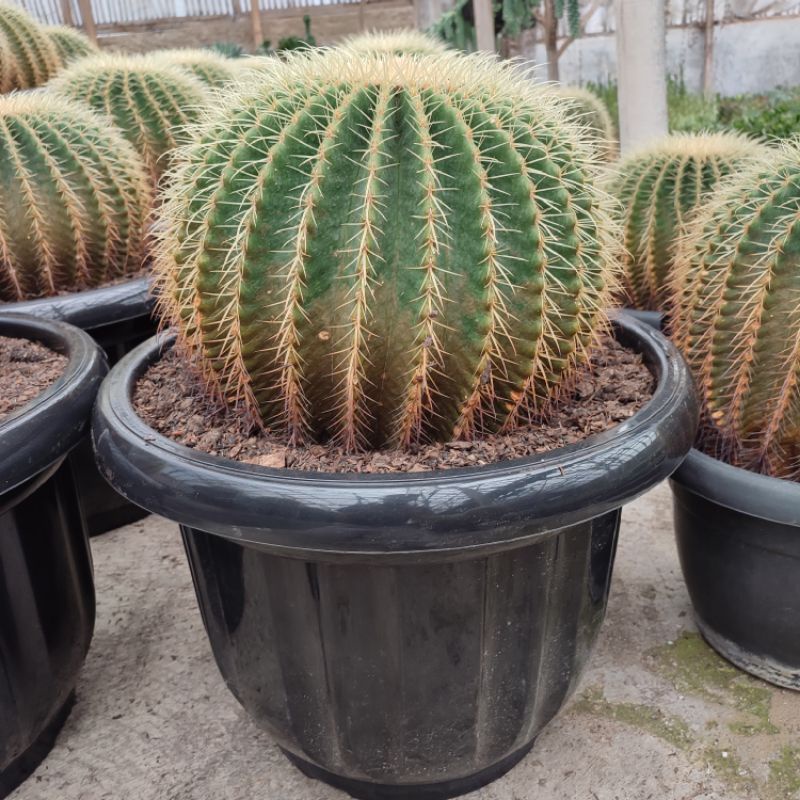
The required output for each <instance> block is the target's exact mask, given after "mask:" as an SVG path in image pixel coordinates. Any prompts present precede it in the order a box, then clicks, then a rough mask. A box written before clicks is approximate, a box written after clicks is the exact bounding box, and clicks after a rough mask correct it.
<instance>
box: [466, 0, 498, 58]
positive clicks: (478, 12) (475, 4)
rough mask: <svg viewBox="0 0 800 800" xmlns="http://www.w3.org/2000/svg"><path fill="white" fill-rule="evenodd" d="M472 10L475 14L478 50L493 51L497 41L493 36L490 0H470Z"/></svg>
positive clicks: (492, 14) (492, 13) (492, 15)
mask: <svg viewBox="0 0 800 800" xmlns="http://www.w3.org/2000/svg"><path fill="white" fill-rule="evenodd" d="M472 10H473V14H474V16H475V33H476V37H477V40H478V50H485V51H486V52H488V53H494V52H495V51H496V49H497V43H496V42H495V38H494V12H493V11H492V0H472Z"/></svg>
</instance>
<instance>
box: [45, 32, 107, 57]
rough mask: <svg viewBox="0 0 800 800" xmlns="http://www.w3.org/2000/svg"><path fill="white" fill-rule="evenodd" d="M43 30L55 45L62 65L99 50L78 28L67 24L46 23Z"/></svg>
mask: <svg viewBox="0 0 800 800" xmlns="http://www.w3.org/2000/svg"><path fill="white" fill-rule="evenodd" d="M44 32H45V33H46V34H47V37H48V38H49V39H50V41H51V42H52V43H53V45H55V48H56V50H57V51H58V57H59V58H60V60H61V64H62V66H64V65H66V64H68V63H69V62H70V61H74V60H75V59H78V58H83V57H84V56H90V55H93V54H95V53H97V52H99V51H98V49H97V46H96V45H95V44H94V43H93V42H92V41H91V40H90V39H89V37H88V36H84V34H82V33H81V32H80V31H79V30H76V29H75V28H70V27H69V26H67V25H47V26H46V27H45V29H44Z"/></svg>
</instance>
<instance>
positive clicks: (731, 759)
mask: <svg viewBox="0 0 800 800" xmlns="http://www.w3.org/2000/svg"><path fill="white" fill-rule="evenodd" d="M671 514H672V512H671V507H670V497H669V490H668V489H667V487H666V485H663V486H660V487H658V488H657V489H656V490H655V491H653V492H651V493H650V494H649V495H647V496H646V497H644V498H642V499H640V500H639V501H637V502H636V503H634V504H632V505H631V506H629V507H628V508H627V509H626V510H625V513H624V521H623V530H622V534H621V543H620V550H619V555H618V558H617V565H616V569H615V575H614V584H613V587H612V592H611V603H610V607H609V611H608V617H607V620H606V623H605V627H604V629H603V633H602V635H601V638H600V642H599V645H598V647H597V650H596V652H595V654H594V656H593V658H592V660H591V663H590V665H589V668H588V669H587V671H586V674H585V676H584V678H583V682H582V685H581V687H580V688H579V690H578V692H577V693H576V696H575V697H574V699H573V700H572V702H571V703H570V704H569V706H568V708H567V709H566V710H565V711H564V712H563V713H562V714H561V715H560V716H559V717H558V718H557V719H556V720H555V721H554V722H553V723H552V724H551V725H550V727H548V728H547V729H546V730H545V732H544V733H543V734H542V735H541V736H540V738H539V741H538V742H537V744H536V746H535V747H534V749H533V751H532V752H531V754H530V755H529V756H528V757H527V758H526V759H525V760H524V761H523V762H522V763H521V764H520V765H519V766H517V767H516V768H515V769H514V770H513V771H512V772H510V773H509V774H508V775H507V776H506V777H504V778H502V779H501V780H499V781H497V782H496V783H494V784H493V785H491V786H489V787H487V788H485V789H482V790H481V791H478V792H475V793H474V794H471V795H468V797H469V798H470V799H471V800H534V799H535V800H648V799H649V798H653V800H690V798H691V800H711V799H712V798H713V799H714V800H800V693H793V692H789V691H786V690H779V689H776V688H774V687H771V686H769V685H767V684H765V683H761V682H760V681H758V680H755V679H753V678H749V677H747V676H745V675H743V674H742V673H740V672H738V671H736V670H735V669H734V668H732V667H730V666H728V665H727V664H726V663H725V662H723V661H722V660H721V659H719V658H718V657H717V656H716V655H714V653H713V652H712V651H710V650H709V649H708V648H707V647H706V646H705V644H704V643H703V642H702V640H701V639H700V638H699V637H698V636H697V633H696V632H695V629H694V626H693V624H692V618H691V609H690V606H689V601H688V598H687V595H686V590H685V588H684V586H683V582H682V580H681V576H680V570H679V568H678V562H677V557H676V553H675V546H674V542H673V538H672V531H671V526H672V523H671ZM93 550H94V558H95V571H96V575H97V584H98V586H97V590H98V618H97V630H96V633H95V637H94V643H93V645H92V649H91V652H90V653H89V658H88V661H87V663H86V667H85V669H84V672H83V675H82V678H81V681H80V684H79V686H78V702H77V705H76V706H75V709H74V711H73V713H72V716H71V717H70V719H69V721H68V722H67V725H66V727H65V728H64V730H63V732H62V733H61V736H60V737H59V739H58V742H57V744H56V747H55V749H54V750H53V752H52V753H51V754H50V756H49V757H48V758H47V759H46V761H45V762H44V763H43V764H42V765H41V766H40V768H39V769H38V770H37V772H36V773H35V774H34V775H33V776H32V777H31V778H30V779H29V780H28V782H27V783H26V784H24V785H23V786H22V787H20V788H19V789H18V790H17V791H16V792H15V793H14V794H12V795H11V800H51V799H52V800H106V798H108V800H206V799H208V800H337V799H338V800H343V798H345V795H343V794H341V793H340V792H337V791H335V790H333V789H330V788H328V787H326V786H324V785H322V784H320V783H316V782H314V781H311V780H308V779H306V778H305V777H303V776H302V775H301V774H300V773H299V772H297V771H296V770H295V769H294V768H293V767H291V766H290V765H289V764H288V762H287V761H286V760H285V759H284V757H283V756H282V755H281V754H280V752H279V751H278V750H277V748H276V747H275V746H274V745H273V744H272V743H271V742H270V739H269V737H268V736H266V735H265V734H264V733H262V732H261V731H260V730H259V729H258V728H257V727H256V726H255V725H254V724H253V723H252V722H251V721H250V720H249V718H248V717H247V715H246V714H245V712H244V711H243V710H242V709H241V708H240V707H239V706H238V704H237V703H236V701H235V700H234V699H233V697H232V695H231V694H230V693H229V692H228V690H227V689H226V688H225V686H224V684H223V682H222V679H221V678H220V676H219V674H218V672H217V669H216V667H215V665H214V662H213V659H212V656H211V651H210V649H209V646H208V643H207V641H206V637H205V632H204V630H203V626H202V623H201V621H200V614H199V612H198V610H197V607H196V604H195V599H194V594H193V591H192V587H191V580H190V577H189V569H188V567H187V564H186V560H185V558H184V555H183V551H182V548H181V544H180V540H179V536H178V531H177V527H176V526H175V525H173V524H171V523H169V522H166V521H165V520H162V519H159V518H156V517H150V518H148V519H146V520H144V521H143V522H140V523H137V524H135V525H132V526H129V527H127V528H122V529H120V530H118V531H115V532H114V533H111V534H107V535H106V536H103V537H100V538H99V539H96V540H95V541H94V542H93Z"/></svg>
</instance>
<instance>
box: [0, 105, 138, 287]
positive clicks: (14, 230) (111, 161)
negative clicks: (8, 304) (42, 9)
mask: <svg viewBox="0 0 800 800" xmlns="http://www.w3.org/2000/svg"><path fill="white" fill-rule="evenodd" d="M0 196H2V198H3V201H2V209H1V210H0V300H4V301H15V300H25V299H28V298H33V297H39V296H43V295H55V294H58V293H59V292H63V291H73V290H78V289H86V288H90V287H93V286H98V285H100V284H102V283H104V282H108V281H110V280H113V279H114V278H119V277H121V276H124V275H128V274H131V273H134V272H136V271H138V270H139V269H140V268H141V267H142V264H143V260H144V245H145V230H146V228H145V225H146V220H147V216H148V213H149V210H150V199H151V197H150V188H149V182H148V180H147V175H146V172H145V168H144V165H143V164H142V162H141V159H140V158H139V156H138V155H137V154H136V152H135V151H134V150H133V148H132V147H131V146H130V145H129V144H128V142H126V141H125V139H123V137H122V136H121V135H120V134H119V133H118V132H117V131H116V130H115V129H113V128H111V127H110V126H109V125H108V124H107V123H106V121H105V120H104V119H103V118H102V117H98V116H96V115H94V114H92V113H91V112H89V111H86V110H84V109H83V108H81V107H80V106H78V107H76V106H75V104H74V103H68V102H66V101H65V100H62V99H59V98H56V97H52V96H50V95H49V94H47V93H44V92H41V93H39V92H37V93H31V94H14V95H10V96H8V97H3V98H0Z"/></svg>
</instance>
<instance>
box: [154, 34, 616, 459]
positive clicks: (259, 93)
mask: <svg viewBox="0 0 800 800" xmlns="http://www.w3.org/2000/svg"><path fill="white" fill-rule="evenodd" d="M275 64H276V65H275V66H274V67H273V68H272V69H267V68H265V69H264V70H262V71H261V72H260V73H259V74H258V76H257V78H255V79H254V80H253V81H251V83H250V85H248V86H238V87H237V88H236V90H234V91H233V92H232V93H231V94H230V95H229V97H228V98H227V99H226V102H225V104H224V106H223V107H222V108H219V109H217V110H214V111H211V112H210V113H209V114H208V115H207V118H206V119H205V121H204V122H203V123H202V125H201V126H199V127H198V128H197V129H196V132H195V135H194V138H193V140H192V142H191V143H190V144H189V145H187V146H186V147H184V148H181V150H180V151H179V156H178V158H177V167H176V170H175V172H174V174H173V179H172V180H171V181H170V184H169V189H168V195H169V197H168V201H167V202H166V204H165V206H164V207H163V209H162V214H161V220H160V224H159V230H160V237H161V241H160V247H159V254H158V256H157V258H156V266H155V273H156V277H157V283H158V288H159V296H160V310H161V314H162V316H163V319H164V320H165V321H166V322H168V323H170V324H174V325H175V326H177V329H178V332H179V341H180V342H181V344H182V346H183V347H184V348H185V349H187V350H188V352H189V354H190V356H191V357H192V358H193V359H196V360H197V363H198V364H199V365H200V367H201V369H202V371H203V373H204V374H205V377H206V378H207V380H208V385H209V387H210V388H211V389H212V390H213V391H214V392H215V393H216V394H217V395H219V396H220V397H222V398H224V399H225V400H227V401H228V402H229V403H232V404H237V405H239V406H240V407H241V408H243V409H244V410H245V411H246V412H247V413H249V414H252V416H253V418H254V419H255V420H257V421H260V423H261V424H263V425H265V426H270V427H273V428H275V429H278V430H282V431H284V432H285V434H286V436H287V438H288V440H289V441H290V442H292V443H299V442H302V441H309V440H316V441H325V440H327V439H332V440H333V441H334V442H336V443H338V444H340V445H342V446H343V447H344V448H345V449H347V450H351V451H352V450H356V449H359V448H369V447H379V446H382V445H384V444H387V443H394V444H400V445H404V446H412V445H414V444H416V443H419V442H423V441H425V440H429V439H436V440H446V439H450V438H470V437H474V436H477V435H479V434H481V433H483V432H486V431H493V430H508V429H512V428H514V427H515V426H516V425H518V424H520V423H524V422H527V421H529V420H530V418H531V415H533V414H535V413H536V412H537V411H538V410H539V409H540V407H541V406H542V404H543V403H545V402H546V401H547V399H548V398H551V397H552V396H553V395H554V393H556V392H558V390H559V387H560V386H562V385H563V384H564V381H565V380H567V379H569V377H570V376H571V375H573V374H574V372H575V369H576V367H577V365H578V364H579V363H581V362H582V361H584V360H585V358H586V357H587V351H588V349H589V348H590V347H591V346H592V344H593V342H594V340H595V338H596V336H597V335H598V333H599V332H600V331H601V330H603V329H604V326H605V316H604V309H605V308H606V306H607V301H608V299H609V295H610V292H611V291H612V289H613V287H614V275H615V269H616V268H617V267H616V265H617V263H618V261H617V258H616V253H615V252H614V251H615V247H614V244H613V242H614V240H615V238H616V237H615V236H614V229H613V223H612V222H611V221H610V214H609V213H608V207H609V203H610V199H607V198H606V195H605V194H604V193H603V192H602V191H601V190H600V189H599V188H598V187H597V186H596V185H595V182H594V181H595V175H596V167H595V164H594V158H595V156H594V154H593V153H592V151H591V149H590V148H589V147H588V146H587V145H586V144H585V143H584V142H583V140H582V139H581V137H580V134H579V130H578V129H577V127H576V126H575V125H574V124H573V123H571V122H569V121H568V120H567V119H566V117H565V115H564V113H563V109H562V108H561V104H560V102H558V101H557V100H556V99H555V98H554V97H553V95H552V92H550V91H549V90H547V89H544V88H537V87H535V86H533V85H532V83H531V82H530V81H529V80H527V79H526V76H525V73H523V72H521V71H520V69H519V68H518V67H516V66H514V65H513V64H509V63H507V62H506V63H503V64H498V63H496V62H495V61H494V60H493V59H491V58H488V57H483V56H471V57H469V58H465V57H464V56H463V55H459V54H456V53H452V54H451V53H446V54H442V55H435V56H428V57H426V58H424V59H417V58H414V57H408V56H390V57H387V56H383V55H381V56H375V57H370V56H368V55H361V54H359V55H358V56H356V55H355V54H354V53H353V52H352V51H349V50H346V49H336V50H334V51H330V52H321V53H310V54H304V55H298V56H295V57H294V58H292V59H290V60H289V61H288V62H287V63H278V62H275Z"/></svg>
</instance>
